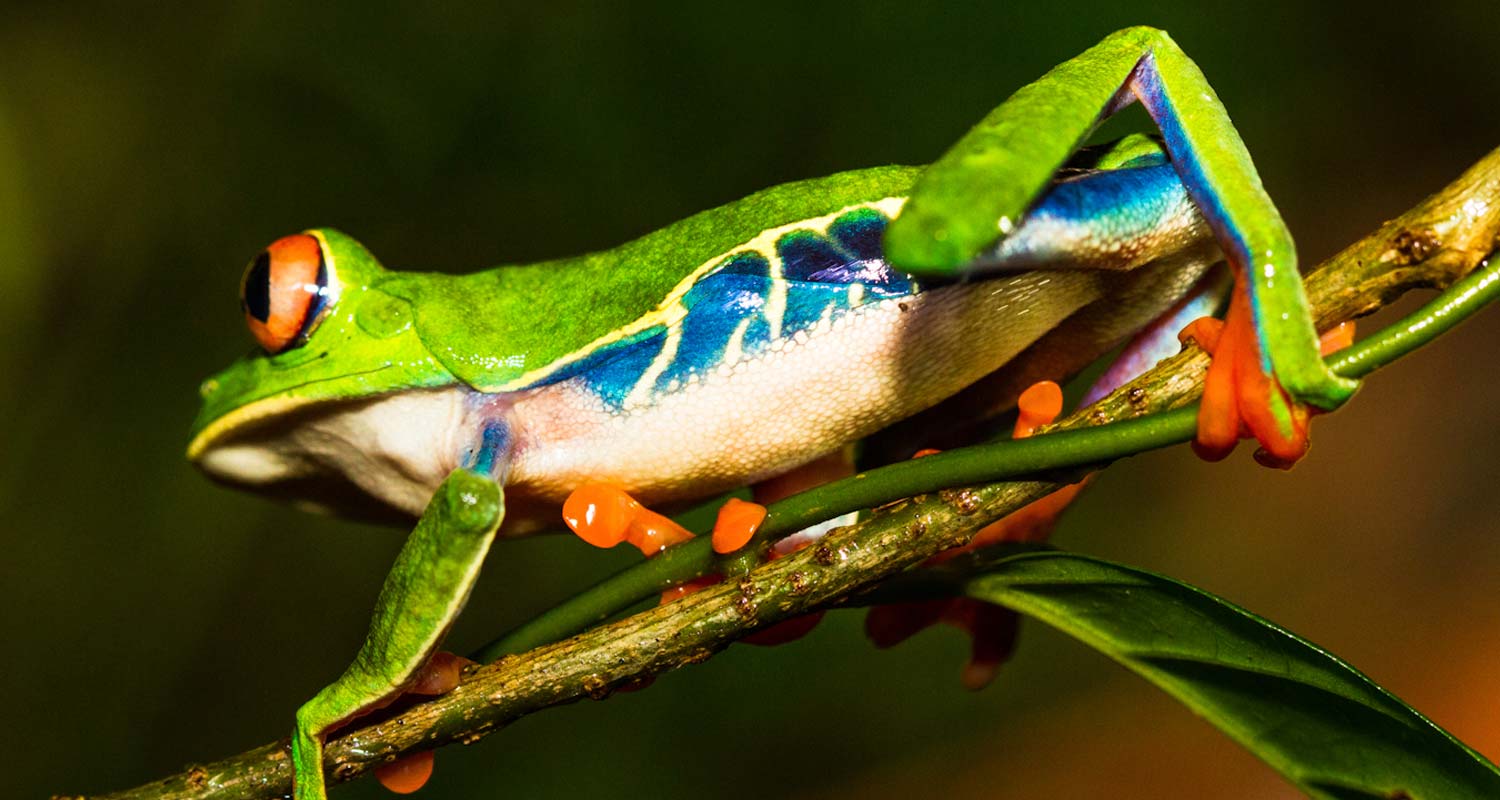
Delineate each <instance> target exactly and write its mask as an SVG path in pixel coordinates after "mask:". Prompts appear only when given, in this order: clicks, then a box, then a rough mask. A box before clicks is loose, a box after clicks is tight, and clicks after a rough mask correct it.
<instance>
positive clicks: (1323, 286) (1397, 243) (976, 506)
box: [101, 150, 1500, 800]
mask: <svg viewBox="0 0 1500 800" xmlns="http://www.w3.org/2000/svg"><path fill="white" fill-rule="evenodd" d="M1497 247H1500V150H1496V151H1494V152H1492V153H1490V154H1489V155H1488V156H1486V157H1485V158H1484V159H1482V160H1480V161H1479V162H1478V163H1477V164H1475V165H1474V166H1473V167H1471V168H1470V169H1469V170H1468V171H1467V172H1465V173H1464V174H1463V176H1461V177H1460V178H1459V179H1458V180H1457V181H1455V182H1454V183H1453V184H1451V185H1449V186H1448V187H1447V188H1445V189H1443V190H1442V191H1440V192H1439V193H1437V194H1435V195H1433V196H1432V197H1429V198H1427V199H1426V200H1424V201H1423V202H1422V203H1421V204H1419V205H1418V206H1416V207H1415V208H1413V209H1412V210H1411V211H1408V212H1407V213H1405V214H1403V215H1402V216H1400V217H1398V218H1397V219H1395V220H1392V221H1390V222H1388V223H1386V224H1385V225H1383V226H1381V227H1380V229H1379V230H1377V231H1375V232H1374V233H1372V234H1370V235H1369V236H1367V237H1365V238H1364V239H1362V240H1361V241H1359V242H1358V243H1356V244H1354V245H1352V246H1350V247H1349V248H1347V249H1346V250H1344V251H1343V252H1341V253H1339V254H1338V255H1336V256H1334V257H1333V258H1331V259H1329V260H1328V261H1326V262H1324V264H1322V265H1321V266H1320V267H1319V268H1318V269H1317V270H1316V271H1315V272H1314V273H1313V274H1312V275H1311V276H1310V277H1309V278H1308V280H1307V293H1308V297H1309V299H1310V300H1311V302H1312V304H1313V308H1314V315H1315V317H1316V319H1317V321H1318V326H1319V328H1320V329H1323V328H1327V327H1331V326H1332V325H1334V324H1336V323H1337V322H1340V321H1343V320H1347V319H1352V318H1354V317H1357V316H1361V315H1364V314H1368V313H1370V312H1373V311H1375V310H1377V309H1379V308H1381V307H1382V306H1384V305H1385V304H1387V303H1389V302H1391V301H1392V300H1394V299H1395V298H1397V297H1399V296H1400V295H1401V294H1402V293H1404V292H1405V291H1407V290H1409V289H1412V288H1417V287H1429V286H1430V287H1443V286H1447V285H1448V284H1450V283H1452V282H1453V281H1455V280H1458V279H1459V278H1461V277H1463V276H1464V275H1466V274H1468V273H1469V272H1470V271H1472V270H1473V269H1474V268H1475V267H1476V266H1477V265H1478V264H1479V263H1480V262H1481V261H1482V260H1483V259H1484V258H1485V256H1487V255H1488V254H1489V253H1490V252H1491V251H1493V250H1495V249H1497ZM1207 365H1208V358H1207V356H1205V355H1204V354H1203V353H1202V352H1201V351H1199V350H1197V349H1196V348H1189V349H1188V350H1186V351H1184V352H1183V353H1181V354H1179V355H1177V356H1174V357H1172V358H1170V359H1167V360H1165V361H1163V362H1162V363H1161V364H1159V365H1158V366H1157V367H1156V368H1155V369H1153V370H1152V371H1150V372H1149V373H1147V374H1145V375H1143V376H1141V377H1140V378H1138V379H1137V380H1135V381H1133V382H1131V383H1130V384H1128V385H1127V386H1124V387H1122V388H1121V389H1120V390H1118V391H1116V392H1115V393H1114V394H1112V395H1110V396H1109V397H1108V398H1105V399H1104V400H1102V401H1100V402H1099V403H1097V404H1095V405H1094V406H1091V407H1089V408H1088V409H1086V410H1085V411H1084V412H1080V413H1075V414H1073V415H1072V416H1070V417H1068V418H1066V419H1064V420H1062V421H1060V422H1059V423H1058V424H1057V425H1056V426H1054V429H1058V428H1075V427H1083V426H1087V425H1097V424H1102V423H1105V422H1110V421H1115V420H1121V419H1128V418H1132V417H1137V416H1140V415H1142V414H1147V413H1151V412H1155V411H1162V410H1166V409H1169V408H1175V407H1178V406H1181V405H1184V404H1187V403H1189V402H1191V401H1192V400H1194V399H1195V398H1196V397H1197V395H1198V392H1199V390H1200V388H1201V384H1202V377H1203V373H1204V371H1205V369H1206V368H1207ZM1060 485H1061V484H1060V483H1054V482H1048V481H1041V480H1032V481H1012V482H1003V483H995V484H989V485H985V486H979V487H970V488H963V489H953V490H949V491H944V492H938V493H935V494H931V495H925V496H920V497H916V498H911V499H907V500H902V501H900V502H897V503H894V504H892V505H890V506H887V507H884V508H882V509H880V510H878V511H877V512H875V513H874V514H872V515H871V516H870V518H869V519H867V520H865V521H863V522H861V523H860V524H858V525H854V526H849V527H846V528H841V529H838V530H836V531H834V532H832V533H830V534H829V535H828V536H826V537H825V538H824V539H823V540H822V541H821V542H819V543H818V544H816V545H814V546H812V547H809V548H807V549H805V550H802V551H800V552H798V553H795V554H793V555H791V556H788V557H785V558H781V559H778V560H776V561H773V562H770V563H768V564H765V565H762V566H760V567H758V568H756V569H754V570H752V571H750V572H749V573H748V574H746V575H744V576H742V577H740V578H739V579H738V580H730V581H726V582H725V583H722V584H719V585H717V586H713V587H710V588H707V589H704V590H702V591H699V592H697V593H695V594H693V595H690V596H688V597H686V598H684V599H682V600H679V601H677V602H674V603H672V604H670V605H666V606H660V607H657V608H653V609H651V610H648V611H644V612H641V613H639V614H636V615H634V616H631V617H629V618H627V619H623V620H620V621H618V622H615V623H612V624H609V625H605V626H602V627H599V628H595V629H593V630H590V631H587V632H585V633H582V634H580V635H578V636H575V637H573V638H571V639H568V640H566V641H562V642H558V643H556V644H551V645H547V646H544V647H540V648H537V649H534V650H532V651H530V652H527V653H523V654H521V655H516V656H509V657H506V658H503V659H501V660H499V661H497V662H495V663H492V664H488V665H484V666H481V667H477V668H474V669H472V670H470V671H468V672H467V673H466V674H465V676H464V679H463V681H462V682H461V683H460V685H459V686H458V688H456V689H455V690H454V691H453V692H451V693H449V694H447V695H444V696H442V697H440V698H437V699H435V700H432V701H431V702H427V703H424V704H421V705H418V706H415V707H413V708H410V709H409V710H407V711H405V712H403V713H401V714H400V715H399V716H397V717H395V718H392V719H389V720H386V721H382V722H378V723H375V724H372V725H369V726H366V727H362V728H358V729H354V730H349V731H345V732H342V733H341V734H340V735H339V736H338V737H337V738H336V739H334V740H333V741H331V742H330V743H329V746H328V753H327V765H328V768H329V771H330V776H329V777H330V779H331V780H332V781H343V780H348V779H350V778H353V777H356V776H358V775H361V774H363V773H364V772H366V771H367V770H370V769H373V768H374V767H377V766H380V765H381V764H383V763H385V762H387V761H389V760H391V759H394V758H395V757H397V756H399V755H401V754H404V753H408V752H412V751H416V750H425V749H432V748H435V747H440V746H442V745H445V744H448V743H451V742H454V741H459V742H463V743H469V742H473V741H476V740H478V739H480V738H482V737H484V736H486V735H488V734H490V733H493V732H494V731H496V730H498V729H500V728H501V727H503V726H505V725H506V724H508V723H510V722H512V721H514V720H516V719H518V718H520V717H522V716H524V715H526V714H530V713H532V712H535V711H539V710H541V709H544V708H547V707H549V706H553V705H559V704H562V703H568V702H572V701H575V700H579V699H583V698H594V699H602V698H604V697H606V696H608V695H609V693H610V692H612V691H613V690H614V689H615V688H617V687H619V686H621V685H623V684H626V683H629V682H631V681H633V680H636V679H638V678H641V677H644V676H647V675H654V674H657V673H661V672H666V671H669V670H673V669H676V668H678V667H681V666H684V665H687V664H693V663H697V662H700V661H703V660H705V659H707V658H709V657H711V656H712V655H713V654H714V653H716V652H718V651H719V650H721V649H723V648H724V647H726V646H727V645H729V644H730V643H731V642H733V641H734V640H736V639H737V638H739V637H740V636H742V635H744V634H745V633H746V632H748V631H750V630H752V629H754V628H756V627H759V626H761V625H763V624H767V623H771V622H775V621H778V620H782V619H786V618H788V617H791V616H796V615H798V614H802V613H805V612H808V611H812V610H815V609H817V608H819V607H822V606H826V605H830V604H834V603H837V602H838V601H840V600H841V599H843V598H846V597H849V596H850V595H853V594H855V593H857V592H859V591H861V590H863V589H865V588H867V587H870V586H872V585H874V584H876V583H878V582H879V581H881V580H882V579H884V578H886V577H888V576H890V575H893V574H895V573H897V572H900V571H901V570H904V569H906V568H908V567H910V566H912V565H915V564H918V563H920V562H921V561H923V560H925V559H927V558H928V557H930V556H932V555H934V554H936V553H938V552H941V551H943V550H946V549H949V548H952V547H955V546H958V545H961V544H964V543H965V542H966V541H967V540H968V538H969V537H970V536H971V535H972V532H973V531H975V530H977V529H978V528H980V527H982V526H983V525H986V524H988V523H990V522H993V521H995V520H997V519H999V518H1000V517H1003V516H1005V515H1006V514H1008V513H1010V512H1011V511H1013V510H1015V509H1016V508H1019V507H1020V506H1022V505H1024V504H1026V503H1028V502H1030V501H1032V500H1035V499H1036V498H1038V497H1041V496H1043V495H1045V494H1047V493H1049V492H1051V491H1053V490H1055V489H1057V488H1059V486H1060ZM287 719H288V727H290V725H291V714H290V710H288V715H287ZM291 777H292V767H291V761H290V759H289V758H288V752H287V741H286V740H285V739H283V740H281V741H278V742H274V743H271V744H267V745H263V746H261V747H258V748H255V749H253V750H249V751H247V752H244V753H241V754H239V755H236V756H232V757H230V758H227V759H224V760H222V761H218V762H214V763H211V764H204V765H200V766H194V767H191V768H189V769H187V770H186V771H184V772H182V773H179V774H177V775H173V776H170V777H168V778H165V779H163V780H160V781H156V782H153V783H149V784H146V785H143V786H140V787H137V788H135V789H131V790H127V791H123V792H118V793H114V794H109V795H101V797H108V798H146V797H153V798H155V797H164V798H181V799H184V800H185V799H187V798H269V797H280V796H284V795H288V794H290V791H291Z"/></svg>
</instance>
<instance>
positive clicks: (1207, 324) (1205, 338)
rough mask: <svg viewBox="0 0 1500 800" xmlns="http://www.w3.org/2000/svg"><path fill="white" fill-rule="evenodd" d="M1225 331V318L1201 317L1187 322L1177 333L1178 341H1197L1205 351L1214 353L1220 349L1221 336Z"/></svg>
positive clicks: (1210, 353) (1185, 342)
mask: <svg viewBox="0 0 1500 800" xmlns="http://www.w3.org/2000/svg"><path fill="white" fill-rule="evenodd" d="M1223 333H1224V320H1221V319H1214V318H1213V317H1199V318H1197V319H1195V320H1193V321H1192V322H1189V323H1188V324H1187V327H1186V328H1183V329H1182V330H1181V331H1180V332H1179V333H1178V334H1177V341H1179V342H1182V343H1183V344H1187V343H1188V342H1197V343H1198V346H1199V347H1201V348H1203V352H1205V353H1208V354H1209V355H1213V354H1214V351H1216V350H1218V349H1219V337H1220V336H1221V335H1222V334H1223Z"/></svg>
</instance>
